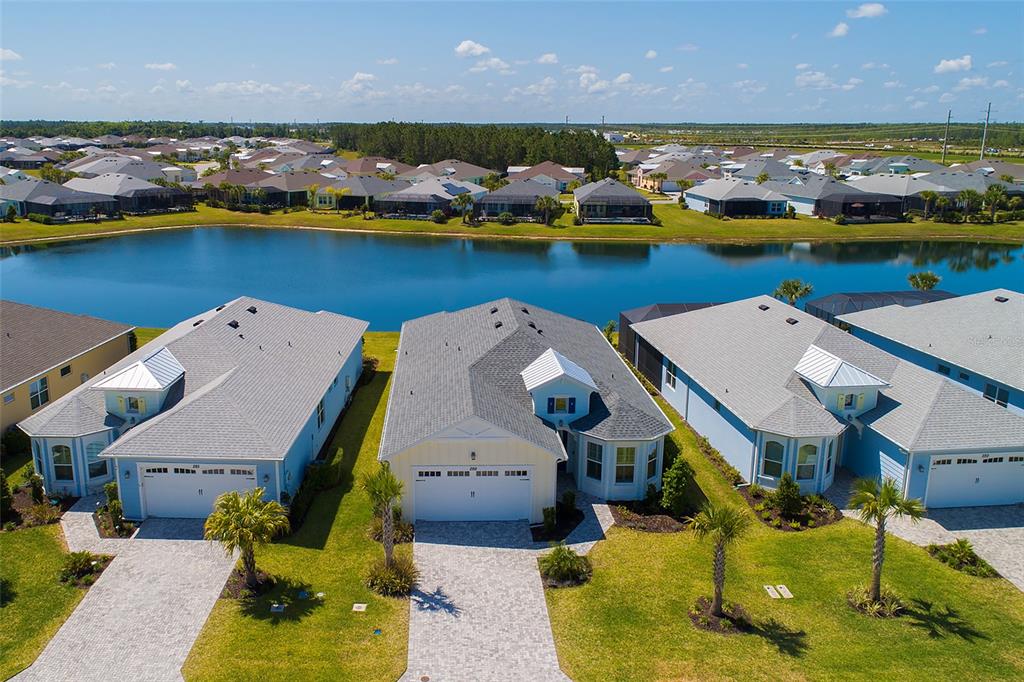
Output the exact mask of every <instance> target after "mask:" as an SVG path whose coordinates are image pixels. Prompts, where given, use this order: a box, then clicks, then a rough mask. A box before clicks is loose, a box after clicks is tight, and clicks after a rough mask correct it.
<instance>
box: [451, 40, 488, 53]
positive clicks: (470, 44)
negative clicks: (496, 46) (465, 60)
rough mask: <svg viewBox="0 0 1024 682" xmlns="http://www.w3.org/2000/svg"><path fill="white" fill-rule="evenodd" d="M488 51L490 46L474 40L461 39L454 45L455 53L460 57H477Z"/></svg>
mask: <svg viewBox="0 0 1024 682" xmlns="http://www.w3.org/2000/svg"><path fill="white" fill-rule="evenodd" d="M490 51H491V48H489V47H487V46H485V45H481V44H480V43H478V42H476V41H475V40H463V41H462V42H461V43H459V44H458V45H457V46H456V47H455V54H457V55H458V56H460V57H479V56H480V55H484V54H487V53H488V52H490Z"/></svg>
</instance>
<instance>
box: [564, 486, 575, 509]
mask: <svg viewBox="0 0 1024 682" xmlns="http://www.w3.org/2000/svg"><path fill="white" fill-rule="evenodd" d="M562 505H563V506H564V507H565V508H566V509H575V508H576V491H575V490H566V491H565V492H564V493H562Z"/></svg>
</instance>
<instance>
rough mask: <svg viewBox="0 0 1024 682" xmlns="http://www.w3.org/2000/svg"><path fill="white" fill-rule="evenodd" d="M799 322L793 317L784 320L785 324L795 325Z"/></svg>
mask: <svg viewBox="0 0 1024 682" xmlns="http://www.w3.org/2000/svg"><path fill="white" fill-rule="evenodd" d="M799 321H800V320H798V319H796V318H795V317H787V318H786V324H796V323H797V322H799Z"/></svg>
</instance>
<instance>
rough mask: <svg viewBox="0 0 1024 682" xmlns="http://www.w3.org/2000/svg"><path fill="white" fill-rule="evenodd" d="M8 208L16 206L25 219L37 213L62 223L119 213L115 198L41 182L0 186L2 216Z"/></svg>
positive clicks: (27, 180) (32, 181) (46, 181)
mask: <svg viewBox="0 0 1024 682" xmlns="http://www.w3.org/2000/svg"><path fill="white" fill-rule="evenodd" d="M8 206H14V210H15V211H17V213H18V215H19V216H22V217H24V216H27V215H28V214H30V213H35V214H39V215H45V216H49V217H51V218H58V219H64V218H87V217H92V216H94V215H113V214H114V213H117V211H118V203H117V200H116V199H114V198H113V197H110V196H107V195H104V194H94V193H92V192H80V191H78V190H76V189H72V188H70V187H64V186H63V185H58V184H57V183H55V182H50V181H48V180H40V179H38V178H27V179H25V180H22V181H21V182H15V183H12V184H9V185H0V215H3V214H6V213H7V207H8Z"/></svg>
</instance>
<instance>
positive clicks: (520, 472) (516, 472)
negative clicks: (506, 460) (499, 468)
mask: <svg viewBox="0 0 1024 682" xmlns="http://www.w3.org/2000/svg"><path fill="white" fill-rule="evenodd" d="M505 475H506V476H516V477H518V478H526V476H527V474H526V469H506V470H505Z"/></svg>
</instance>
